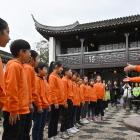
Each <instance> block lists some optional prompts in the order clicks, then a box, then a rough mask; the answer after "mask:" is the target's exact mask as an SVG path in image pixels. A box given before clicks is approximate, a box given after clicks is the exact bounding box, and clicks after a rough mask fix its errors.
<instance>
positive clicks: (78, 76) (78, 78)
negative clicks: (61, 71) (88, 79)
mask: <svg viewBox="0 0 140 140" xmlns="http://www.w3.org/2000/svg"><path fill="white" fill-rule="evenodd" d="M79 80H80V74H77V79H76V81H77V83H78V82H79Z"/></svg>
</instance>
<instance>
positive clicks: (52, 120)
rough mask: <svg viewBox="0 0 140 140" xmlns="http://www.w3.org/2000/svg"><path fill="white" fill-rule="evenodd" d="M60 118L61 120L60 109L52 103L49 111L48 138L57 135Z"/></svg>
mask: <svg viewBox="0 0 140 140" xmlns="http://www.w3.org/2000/svg"><path fill="white" fill-rule="evenodd" d="M58 120H59V109H55V107H54V105H51V111H50V113H49V124H48V138H51V137H54V136H56V135H57V128H58Z"/></svg>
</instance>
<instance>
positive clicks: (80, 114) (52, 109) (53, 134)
mask: <svg viewBox="0 0 140 140" xmlns="http://www.w3.org/2000/svg"><path fill="white" fill-rule="evenodd" d="M8 41H9V28H8V24H7V23H6V22H5V21H4V20H2V19H0V46H5V45H6V43H7V42H8ZM30 49H31V47H30V44H29V43H28V42H27V41H25V40H22V39H18V40H15V41H13V42H12V43H11V45H10V51H11V53H12V55H13V57H14V58H13V59H12V60H10V61H9V62H8V63H7V65H6V70H5V75H4V76H3V70H2V63H1V60H0V76H1V80H0V107H1V108H2V110H3V117H4V122H3V128H4V132H3V136H2V140H30V132H32V139H33V140H43V137H44V135H43V134H44V127H45V125H46V120H47V119H48V120H49V122H48V139H50V140H61V139H68V138H70V137H71V136H73V135H75V134H76V133H77V132H79V131H80V130H79V128H80V127H81V126H82V125H84V124H87V123H89V121H88V120H87V117H88V116H89V118H90V120H91V119H92V120H94V121H96V117H101V119H103V118H102V117H103V115H104V112H103V109H104V108H103V98H104V95H105V87H104V85H103V84H102V83H101V77H100V76H97V78H96V83H94V80H90V82H89V85H88V77H86V76H84V78H83V79H82V78H81V77H80V75H79V74H78V73H77V72H76V71H72V70H71V69H70V68H67V67H64V68H63V64H62V63H61V62H59V61H56V62H52V63H51V64H50V67H49V69H48V68H47V66H46V64H44V63H43V62H39V59H38V54H37V52H35V51H34V50H30ZM62 71H63V77H61V76H62ZM3 77H4V78H3ZM88 107H89V112H88ZM48 114H49V118H47V117H48ZM99 115H100V116H99ZM59 119H60V121H61V122H60V123H61V128H60V132H61V135H60V137H61V138H60V137H59V135H58V123H59ZM32 120H33V123H32ZM31 127H32V130H31Z"/></svg>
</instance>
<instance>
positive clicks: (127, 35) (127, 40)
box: [124, 33, 129, 63]
mask: <svg viewBox="0 0 140 140" xmlns="http://www.w3.org/2000/svg"><path fill="white" fill-rule="evenodd" d="M124 35H125V45H126V61H127V63H128V62H129V33H125V34H124Z"/></svg>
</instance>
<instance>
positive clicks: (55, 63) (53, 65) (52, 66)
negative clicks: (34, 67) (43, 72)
mask: <svg viewBox="0 0 140 140" xmlns="http://www.w3.org/2000/svg"><path fill="white" fill-rule="evenodd" d="M61 66H62V63H61V61H52V62H51V63H50V67H49V70H48V77H47V80H48V79H49V76H50V74H51V73H52V72H53V70H54V69H56V68H57V67H61Z"/></svg>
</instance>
